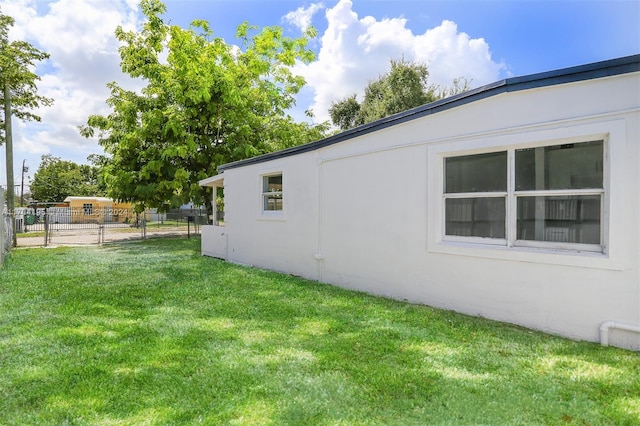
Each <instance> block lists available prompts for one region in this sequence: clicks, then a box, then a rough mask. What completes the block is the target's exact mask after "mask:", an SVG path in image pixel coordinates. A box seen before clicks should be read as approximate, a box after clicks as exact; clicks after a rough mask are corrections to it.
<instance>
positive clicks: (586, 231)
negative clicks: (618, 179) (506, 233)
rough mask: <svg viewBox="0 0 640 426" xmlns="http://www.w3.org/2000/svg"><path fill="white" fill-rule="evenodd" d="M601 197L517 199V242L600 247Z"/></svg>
mask: <svg viewBox="0 0 640 426" xmlns="http://www.w3.org/2000/svg"><path fill="white" fill-rule="evenodd" d="M600 199H601V197H600V195H575V196H566V197H565V196H563V197H518V230H517V239H519V240H530V241H555V242H565V243H582V244H600V214H601V213H600Z"/></svg>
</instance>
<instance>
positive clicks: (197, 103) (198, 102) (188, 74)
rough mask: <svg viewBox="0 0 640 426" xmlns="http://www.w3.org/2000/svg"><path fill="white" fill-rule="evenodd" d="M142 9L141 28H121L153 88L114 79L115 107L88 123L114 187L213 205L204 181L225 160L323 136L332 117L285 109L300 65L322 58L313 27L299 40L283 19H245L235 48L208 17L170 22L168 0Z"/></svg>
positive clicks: (133, 194)
mask: <svg viewBox="0 0 640 426" xmlns="http://www.w3.org/2000/svg"><path fill="white" fill-rule="evenodd" d="M141 9H142V12H143V13H144V15H145V16H146V22H145V24H144V26H143V28H142V29H141V31H139V32H136V31H124V30H123V29H122V28H120V27H119V28H118V29H117V30H116V36H117V38H118V40H120V42H121V43H123V45H122V47H121V48H120V56H121V67H122V70H123V71H124V72H125V73H127V74H129V75H130V76H131V77H133V78H138V79H142V80H143V81H144V82H145V84H146V85H145V87H144V88H143V89H142V90H141V91H140V92H135V91H130V90H125V89H124V88H122V87H121V86H120V85H119V84H118V83H116V82H112V83H110V84H109V88H110V89H111V95H110V97H109V98H108V99H107V103H108V104H109V105H110V106H111V108H112V112H111V113H110V114H109V115H107V116H101V115H93V116H91V117H89V119H88V122H87V126H85V127H83V128H81V133H82V134H83V135H85V136H92V135H93V134H94V132H98V137H99V143H100V145H101V146H102V147H103V148H104V150H105V152H106V154H107V155H106V159H105V161H104V163H105V164H104V167H103V174H104V178H105V182H106V184H107V188H108V195H109V196H111V197H113V198H115V199H118V200H122V201H130V202H134V203H136V204H137V207H138V208H139V209H141V208H144V207H157V208H160V209H163V208H167V207H170V206H176V205H180V204H182V203H186V202H189V201H193V202H195V203H197V204H200V203H204V204H206V205H207V206H210V203H211V198H212V197H211V195H210V194H208V193H206V192H205V189H204V188H201V187H200V186H199V184H198V181H199V180H201V179H204V178H206V177H208V176H212V175H214V174H216V169H217V166H218V165H220V164H223V163H228V162H231V161H236V160H240V159H244V158H247V157H251V156H255V155H259V154H263V153H267V152H270V151H274V150H277V149H282V148H287V147H290V146H293V145H298V144H301V143H305V142H309V141H311V140H316V139H319V138H321V137H322V136H323V135H324V132H325V131H326V130H327V127H328V125H327V124H324V125H311V124H306V123H297V122H295V121H294V120H293V119H292V117H290V116H289V115H287V113H286V111H287V110H288V109H289V108H290V107H292V106H293V105H294V103H295V97H294V96H295V94H296V93H298V91H299V90H300V89H301V88H302V86H303V85H304V84H305V81H304V79H303V78H302V77H300V76H296V75H294V74H293V73H292V70H291V69H292V66H293V65H294V64H295V62H296V61H302V62H305V63H308V62H309V61H311V60H312V59H313V53H312V52H311V51H310V50H309V49H307V43H308V40H309V38H310V37H312V36H314V35H315V34H314V30H313V29H311V30H310V31H308V32H307V33H306V34H305V35H304V36H302V37H300V38H297V39H292V38H288V37H285V36H283V33H282V29H281V28H279V27H266V28H263V29H262V30H260V31H259V30H258V29H257V28H255V27H251V26H249V25H248V24H247V23H243V24H242V25H240V26H239V27H238V29H237V37H238V38H240V39H241V40H242V41H243V44H242V46H241V47H236V46H233V45H231V44H228V43H226V42H225V41H224V40H223V39H221V38H217V37H214V36H213V31H212V30H211V28H209V25H208V23H207V22H206V21H194V22H193V23H192V24H191V26H190V27H189V28H188V29H183V28H180V27H178V26H175V25H168V24H167V23H165V22H164V21H163V19H162V17H161V15H162V14H163V13H164V12H165V10H166V9H165V6H164V4H162V3H161V2H160V1H159V0H143V1H142V2H141ZM165 57H166V59H164V58H165Z"/></svg>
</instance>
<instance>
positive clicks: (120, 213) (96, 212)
mask: <svg viewBox="0 0 640 426" xmlns="http://www.w3.org/2000/svg"><path fill="white" fill-rule="evenodd" d="M66 201H68V203H69V207H68V209H69V211H68V212H67V215H68V216H70V218H71V219H70V220H71V223H87V222H94V223H105V222H109V223H112V222H121V223H125V222H127V221H131V222H132V221H134V220H135V218H136V214H135V212H134V211H133V206H132V205H131V204H130V203H119V202H116V201H113V200H111V199H109V198H105V197H69V198H68V199H67V200H66ZM85 204H91V205H92V209H91V212H90V213H88V212H85V210H84V208H83V207H84V205H85ZM68 220H69V219H68V218H67V221H68ZM60 223H62V222H60ZM65 223H68V222H65Z"/></svg>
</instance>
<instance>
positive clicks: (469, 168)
mask: <svg viewBox="0 0 640 426" xmlns="http://www.w3.org/2000/svg"><path fill="white" fill-rule="evenodd" d="M604 150H605V143H604V140H592V141H588V140H587V141H580V142H576V143H565V144H555V145H545V146H529V147H517V148H510V149H506V150H499V151H492V152H485V153H479V154H471V155H458V156H456V155H449V156H445V157H444V188H443V212H444V227H443V229H444V235H443V240H444V241H462V242H471V243H473V242H481V243H484V244H494V245H506V246H509V247H514V246H521V247H542V248H559V249H570V250H580V251H595V252H603V250H604V227H603V224H604V220H603V216H604V209H603V206H604V204H605V203H604V197H605V185H604V158H605V153H604Z"/></svg>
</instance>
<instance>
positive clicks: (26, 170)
mask: <svg viewBox="0 0 640 426" xmlns="http://www.w3.org/2000/svg"><path fill="white" fill-rule="evenodd" d="M25 161H26V160H22V182H21V183H20V207H24V174H25V173H27V172H28V171H29V168H28V167H25V165H24V162H25Z"/></svg>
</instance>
